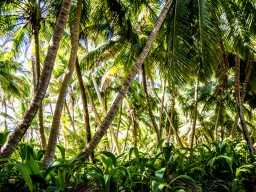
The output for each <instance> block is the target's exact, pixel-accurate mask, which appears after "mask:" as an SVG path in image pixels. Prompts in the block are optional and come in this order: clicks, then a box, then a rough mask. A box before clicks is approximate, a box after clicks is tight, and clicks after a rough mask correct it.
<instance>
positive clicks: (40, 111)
mask: <svg viewBox="0 0 256 192" xmlns="http://www.w3.org/2000/svg"><path fill="white" fill-rule="evenodd" d="M39 30H40V26H39V23H36V24H35V27H34V39H35V55H36V90H37V88H38V85H39V80H40V75H41V69H40V54H39V50H40V46H39ZM38 122H39V126H38V128H39V134H40V140H41V147H42V149H44V150H45V149H46V146H47V144H46V138H45V132H44V115H43V107H42V102H41V103H40V107H39V109H38Z"/></svg>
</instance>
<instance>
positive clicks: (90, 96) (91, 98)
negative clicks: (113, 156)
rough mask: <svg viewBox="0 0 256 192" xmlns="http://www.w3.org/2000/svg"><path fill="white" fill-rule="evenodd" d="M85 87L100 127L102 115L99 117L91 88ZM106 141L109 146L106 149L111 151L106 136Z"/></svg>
mask: <svg viewBox="0 0 256 192" xmlns="http://www.w3.org/2000/svg"><path fill="white" fill-rule="evenodd" d="M84 87H85V90H86V92H87V94H88V97H89V100H90V103H91V106H92V111H93V113H94V116H95V119H96V121H97V123H98V125H99V126H100V125H101V123H102V121H101V119H100V115H99V113H98V111H97V109H96V106H95V104H94V100H93V96H92V93H91V90H90V88H89V87H88V86H87V85H84ZM106 139H107V146H106V148H107V149H110V146H109V141H108V137H107V136H106Z"/></svg>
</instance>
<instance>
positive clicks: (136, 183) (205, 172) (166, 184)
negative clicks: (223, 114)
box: [0, 140, 256, 192]
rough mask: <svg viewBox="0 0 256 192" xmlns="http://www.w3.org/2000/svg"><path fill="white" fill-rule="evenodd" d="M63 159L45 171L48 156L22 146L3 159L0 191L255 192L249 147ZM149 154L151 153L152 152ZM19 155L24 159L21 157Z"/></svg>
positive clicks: (220, 145)
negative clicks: (44, 165)
mask: <svg viewBox="0 0 256 192" xmlns="http://www.w3.org/2000/svg"><path fill="white" fill-rule="evenodd" d="M58 148H59V151H60V154H61V158H57V159H55V161H54V162H53V163H52V164H51V165H50V166H49V167H48V168H47V169H46V170H42V163H41V160H42V157H43V151H42V150H37V149H36V147H35V146H34V145H31V144H21V145H20V146H19V149H17V151H16V156H15V155H14V156H12V159H1V167H0V168H1V173H0V191H12V192H13V191H49V192H50V191H54V192H55V191H56V192H57V191H75V192H78V191H104V192H115V191H145V192H148V191H155V192H158V191H171V192H174V191H176V192H178V191H179V192H182V191H183V192H189V191H193V192H194V191H202V192H211V191H219V192H222V191H223V192H224V191H231V192H235V191H238V192H240V191H241V192H242V191H256V175H255V167H256V162H255V161H253V158H252V157H250V156H249V152H248V150H247V146H246V143H245V142H238V141H231V140H225V141H222V142H213V143H206V144H201V145H198V146H196V147H195V148H194V149H193V150H191V149H189V148H179V149H177V148H175V147H174V146H173V145H169V146H165V145H164V144H163V140H162V141H161V142H159V144H158V145H157V146H155V148H154V149H147V152H142V151H140V150H138V149H137V148H135V147H132V148H130V150H129V151H127V152H124V153H122V154H121V155H118V156H115V155H114V154H112V153H110V152H107V151H102V152H97V153H95V162H94V163H90V162H87V161H81V159H76V158H74V159H67V158H65V149H64V148H63V147H61V146H58ZM148 151H149V152H148ZM17 154H19V155H17Z"/></svg>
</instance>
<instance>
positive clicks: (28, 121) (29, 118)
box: [0, 0, 71, 158]
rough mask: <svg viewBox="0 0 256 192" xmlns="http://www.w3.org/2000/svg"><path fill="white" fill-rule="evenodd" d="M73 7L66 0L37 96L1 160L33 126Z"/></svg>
mask: <svg viewBox="0 0 256 192" xmlns="http://www.w3.org/2000/svg"><path fill="white" fill-rule="evenodd" d="M70 5H71V0H64V1H63V3H62V7H61V10H60V14H59V17H58V21H57V24H56V28H55V30H54V33H53V37H52V43H51V45H50V47H49V49H48V52H47V55H46V58H45V61H44V68H43V70H42V73H41V78H40V81H39V85H38V88H37V91H36V93H35V95H34V96H33V98H32V101H31V103H30V105H29V107H28V109H27V111H26V112H25V114H24V116H23V118H22V119H21V121H20V122H19V123H18V125H17V126H16V127H15V129H14V131H13V132H12V134H11V135H10V136H9V138H8V141H7V142H6V143H5V144H4V145H3V146H2V147H1V153H0V158H3V157H9V156H10V155H11V154H12V153H13V151H14V150H15V149H16V147H17V145H18V143H19V141H20V140H21V139H22V137H23V135H24V134H25V133H26V131H27V129H28V127H29V126H30V125H31V123H32V120H33V119H34V117H35V115H36V113H37V111H38V109H39V107H40V105H41V102H42V100H43V98H44V96H45V93H46V90H47V87H48V85H49V81H50V78H51V73H52V69H53V66H54V62H55V59H56V55H57V50H58V48H59V43H60V40H61V37H62V33H63V30H64V26H65V24H66V20H67V17H68V14H69V10H70Z"/></svg>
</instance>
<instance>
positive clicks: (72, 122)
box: [64, 99, 76, 134]
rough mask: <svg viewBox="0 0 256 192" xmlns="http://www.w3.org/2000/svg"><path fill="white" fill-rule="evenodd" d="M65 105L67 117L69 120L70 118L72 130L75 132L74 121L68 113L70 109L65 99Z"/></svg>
mask: <svg viewBox="0 0 256 192" xmlns="http://www.w3.org/2000/svg"><path fill="white" fill-rule="evenodd" d="M64 104H65V107H66V110H67V114H68V117H69V120H70V123H71V125H72V128H73V132H74V133H75V134H76V129H75V122H74V120H73V118H72V116H71V114H70V111H69V108H68V104H67V100H66V99H65V103H64Z"/></svg>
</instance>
